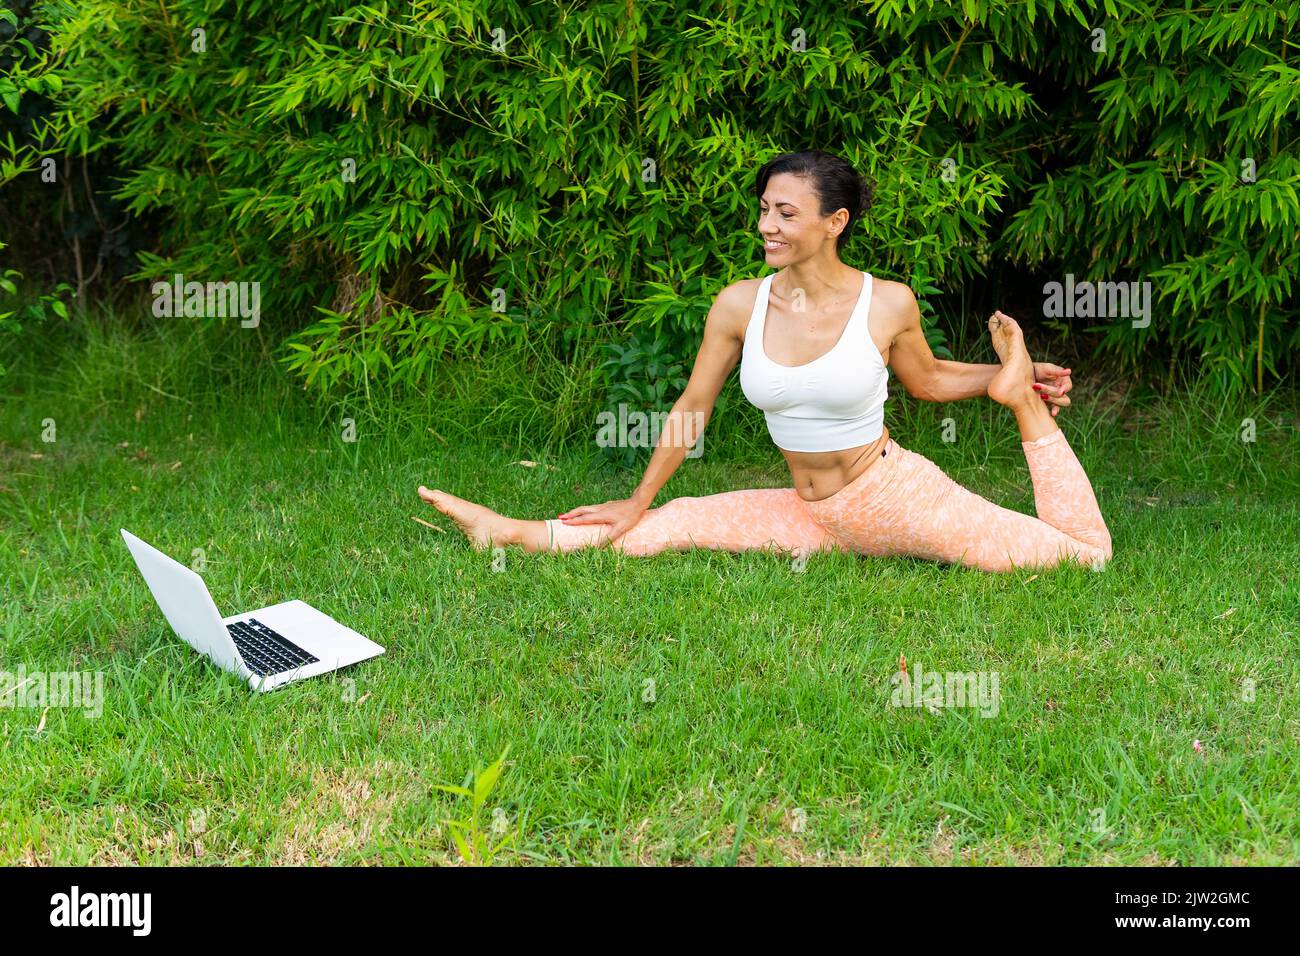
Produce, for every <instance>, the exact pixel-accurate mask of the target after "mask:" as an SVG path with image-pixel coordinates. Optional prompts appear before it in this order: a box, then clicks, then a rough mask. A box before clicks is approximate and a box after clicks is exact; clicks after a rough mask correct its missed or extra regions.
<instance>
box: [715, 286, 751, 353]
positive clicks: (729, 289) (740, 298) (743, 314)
mask: <svg viewBox="0 0 1300 956" xmlns="http://www.w3.org/2000/svg"><path fill="white" fill-rule="evenodd" d="M762 284H763V279H762V278H758V279H739V280H737V281H735V282H733V283H731V285H729V286H726V287H724V288H723V289H722V291H721V292H719V293H718V295H717V297H716V298H715V299H714V300H713V309H714V311H715V312H716V313H717V314H718V315H719V316H721V317H723V318H724V320H725V322H726V324H727V326H728V327H729V328H730V329H731V330H732V331H733V332H734V333H735V334H736V335H737V336H739V337H740V338H742V339H743V338H744V337H745V329H746V328H747V327H748V325H749V320H750V318H751V317H752V316H753V313H754V306H755V305H756V304H757V303H758V288H759V286H761V285H762Z"/></svg>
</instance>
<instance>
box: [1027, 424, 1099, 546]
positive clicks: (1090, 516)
mask: <svg viewBox="0 0 1300 956" xmlns="http://www.w3.org/2000/svg"><path fill="white" fill-rule="evenodd" d="M1021 447H1022V448H1024V450H1025V460H1026V461H1027V462H1028V463H1029V476H1030V478H1031V479H1032V480H1033V482H1034V508H1035V510H1036V511H1037V512H1038V517H1039V518H1041V519H1042V520H1043V521H1046V522H1047V523H1048V524H1050V525H1051V526H1052V527H1053V528H1056V529H1057V530H1058V531H1063V532H1065V533H1066V534H1067V535H1069V536H1070V537H1071V538H1074V539H1076V540H1078V541H1082V542H1083V543H1085V544H1089V545H1092V546H1093V547H1094V548H1096V549H1098V550H1099V551H1101V552H1104V555H1105V560H1107V561H1109V560H1110V556H1111V540H1110V531H1109V530H1108V529H1107V528H1106V522H1105V520H1104V519H1103V518H1102V516H1101V509H1100V508H1099V507H1098V506H1097V496H1096V495H1095V494H1094V493H1093V490H1092V483H1091V482H1090V481H1088V476H1087V475H1086V474H1085V473H1084V470H1083V466H1082V465H1081V464H1079V459H1078V458H1077V457H1075V454H1074V449H1073V448H1071V447H1070V443H1069V442H1068V441H1066V440H1065V432H1063V431H1061V430H1060V429H1059V428H1058V429H1057V430H1056V431H1054V432H1052V433H1051V434H1049V435H1046V436H1044V437H1042V438H1039V439H1038V440H1036V441H1027V442H1021Z"/></svg>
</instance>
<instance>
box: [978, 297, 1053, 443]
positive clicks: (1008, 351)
mask: <svg viewBox="0 0 1300 956" xmlns="http://www.w3.org/2000/svg"><path fill="white" fill-rule="evenodd" d="M989 334H990V335H991V336H992V338H993V350H994V351H995V352H997V353H998V358H999V359H1001V360H1002V368H1001V369H999V370H998V373H997V374H996V375H994V376H993V379H992V380H991V381H990V382H989V388H988V392H989V398H991V399H993V401H995V402H997V403H998V404H999V405H1005V406H1007V408H1009V409H1011V410H1012V411H1013V412H1014V413H1015V415H1016V423H1017V424H1018V425H1019V426H1020V440H1021V441H1037V440H1038V439H1040V438H1044V437H1046V436H1048V435H1050V434H1051V433H1052V432H1054V431H1059V430H1060V429H1059V428H1058V427H1057V424H1056V420H1055V419H1054V418H1052V413H1051V412H1050V411H1048V410H1047V403H1046V402H1044V401H1043V400H1042V399H1041V398H1040V397H1039V395H1038V393H1037V392H1035V391H1034V363H1033V361H1032V360H1031V359H1030V358H1029V350H1028V349H1026V348H1025V337H1024V334H1023V333H1022V332H1021V331H1020V325H1019V323H1017V322H1016V320H1015V319H1013V318H1011V316H1009V315H1006V314H1005V313H1002V312H994V313H993V315H991V316H990V317H989Z"/></svg>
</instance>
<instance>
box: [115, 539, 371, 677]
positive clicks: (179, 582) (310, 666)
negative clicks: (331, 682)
mask: <svg viewBox="0 0 1300 956" xmlns="http://www.w3.org/2000/svg"><path fill="white" fill-rule="evenodd" d="M122 538H123V540H125V541H126V546H127V547H128V548H130V549H131V556H132V557H134V558H135V563H136V566H137V567H138V568H139V569H140V573H141V574H143V575H144V579H145V582H146V583H147V584H148V585H149V590H150V591H152V592H153V596H154V600H155V601H157V602H158V607H160V608H161V609H162V612H163V616H164V617H166V618H167V623H168V624H170V625H171V626H172V630H173V631H175V632H176V633H177V634H178V635H179V636H180V637H181V638H182V639H183V640H184V641H185V642H186V643H188V644H189V645H190V646H191V647H193V648H194V649H195V650H196V651H198V652H199V653H200V654H203V655H205V656H207V657H208V658H209V659H210V660H211V661H212V662H213V663H214V664H216V665H217V666H218V667H220V668H222V669H223V670H228V671H230V672H231V673H233V674H238V675H239V676H240V677H242V678H244V679H245V680H247V681H248V685H249V686H250V687H251V688H252V689H253V690H259V691H268V690H274V689H275V688H277V687H283V686H284V685H285V684H288V683H291V682H293V681H296V680H302V679H303V678H304V677H315V676H316V675H317V674H328V673H329V672H330V671H336V670H338V669H339V668H340V667H347V666H348V665H349V664H355V663H357V662H358V661H364V660H368V659H369V658H372V657H378V656H379V655H380V654H382V653H384V649H383V648H382V647H380V646H379V645H378V644H376V643H375V642H374V641H371V640H367V639H366V638H364V637H362V636H361V635H360V634H358V633H357V632H356V631H354V630H352V629H351V628H348V627H344V626H343V625H342V624H340V623H338V621H336V620H334V619H333V618H332V617H330V616H329V615H327V614H322V613H321V612H320V611H318V610H316V609H315V608H314V607H312V606H311V605H309V604H304V603H303V602H302V601H285V602H284V603H283V604H273V605H271V606H270V607H264V608H262V609H261V610H259V611H249V612H248V613H246V614H236V615H234V616H233V617H226V618H223V617H222V616H221V613H220V612H219V611H218V610H217V606H216V604H214V603H213V601H212V595H211V594H209V593H208V586H207V585H206V584H205V583H204V582H203V578H201V577H199V575H198V574H196V573H195V572H194V571H192V570H191V569H189V568H187V567H185V565H183V564H181V563H179V562H177V561H173V560H172V559H171V558H169V557H167V555H165V554H163V553H162V552H161V551H159V550H158V549H156V548H153V547H151V546H149V545H147V544H145V543H144V542H143V541H141V540H140V539H139V538H137V537H136V536H135V535H133V534H131V532H129V531H127V530H126V529H125V528H123V529H122Z"/></svg>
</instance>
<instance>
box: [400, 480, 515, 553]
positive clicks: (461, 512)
mask: <svg viewBox="0 0 1300 956" xmlns="http://www.w3.org/2000/svg"><path fill="white" fill-rule="evenodd" d="M420 497H421V498H423V499H424V500H425V501H426V502H428V503H429V504H431V505H433V506H434V507H435V508H437V509H438V510H439V511H441V512H442V513H443V514H445V515H446V516H447V517H448V518H450V519H451V520H452V521H454V522H456V526H457V527H458V528H460V530H461V531H462V532H464V534H465V537H467V538H469V542H470V544H471V545H473V546H474V550H476V551H483V550H486V549H487V548H490V547H492V546H494V545H495V546H498V547H501V546H504V545H507V544H514V543H515V541H514V538H515V535H514V531H515V527H514V526H515V523H516V522H515V521H514V520H513V519H511V518H507V517H506V516H505V515H500V514H497V513H496V512H495V511H493V510H492V509H491V508H485V507H484V506H483V505H476V504H474V502H472V501H466V500H465V499H464V498H457V497H456V496H455V495H451V494H448V493H447V492H445V491H436V490H435V491H430V490H429V489H428V488H426V487H424V485H421V486H420Z"/></svg>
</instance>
